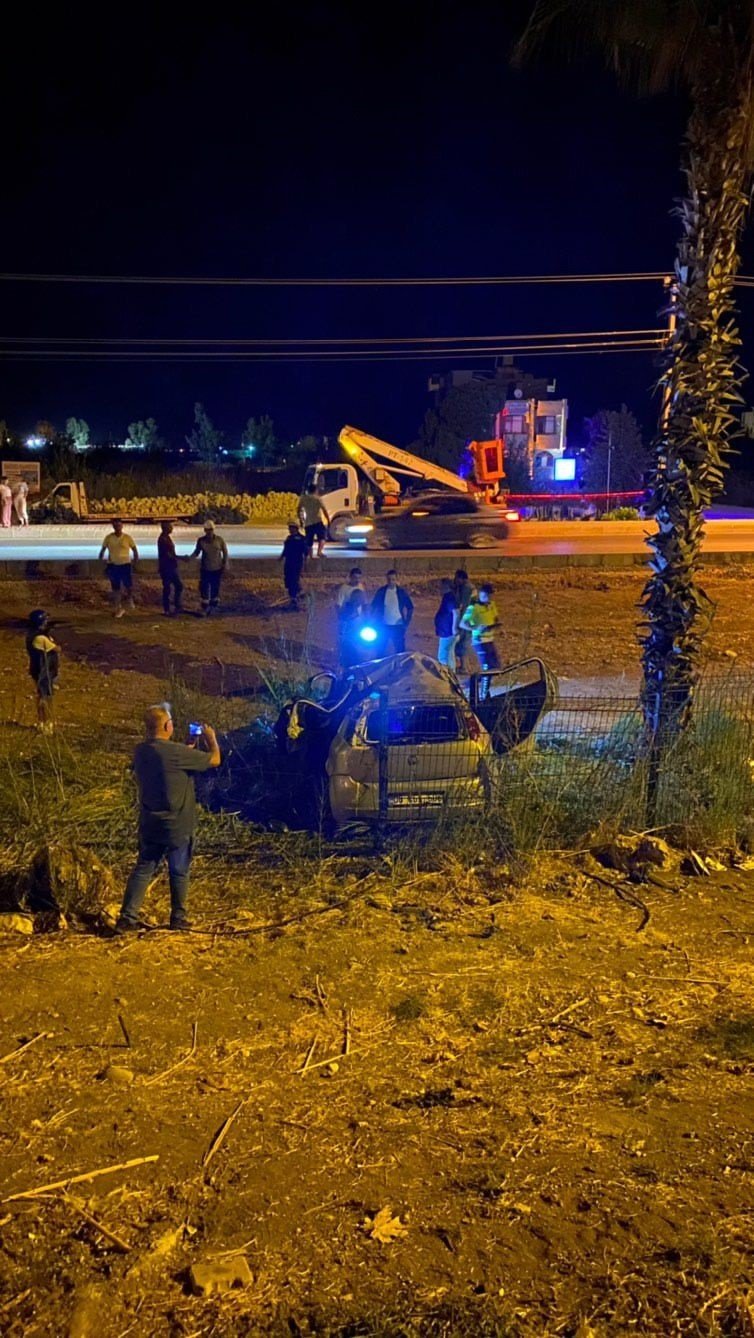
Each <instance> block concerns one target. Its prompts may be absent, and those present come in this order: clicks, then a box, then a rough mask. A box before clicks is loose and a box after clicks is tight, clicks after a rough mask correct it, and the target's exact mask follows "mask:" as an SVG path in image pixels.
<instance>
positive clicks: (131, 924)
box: [113, 917, 141, 938]
mask: <svg viewBox="0 0 754 1338" xmlns="http://www.w3.org/2000/svg"><path fill="white" fill-rule="evenodd" d="M140 928H141V925H140V924H138V923H137V921H136V920H122V919H121V918H120V917H118V919H117V920H116V921H115V927H114V929H113V933H114V934H116V935H117V937H118V938H120V937H121V935H122V934H138V932H139V930H140Z"/></svg>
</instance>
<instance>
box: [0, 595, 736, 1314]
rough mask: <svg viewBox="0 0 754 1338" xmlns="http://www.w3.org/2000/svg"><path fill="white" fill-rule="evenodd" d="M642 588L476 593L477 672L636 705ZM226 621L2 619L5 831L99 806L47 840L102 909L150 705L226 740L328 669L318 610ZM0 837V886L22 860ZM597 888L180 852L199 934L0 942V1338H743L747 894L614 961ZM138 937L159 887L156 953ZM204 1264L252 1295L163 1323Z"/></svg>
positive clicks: (288, 849)
mask: <svg viewBox="0 0 754 1338" xmlns="http://www.w3.org/2000/svg"><path fill="white" fill-rule="evenodd" d="M748 581H749V578H748V577H747V576H745V574H743V573H741V574H739V573H736V572H735V571H726V572H725V573H722V572H720V573H712V574H711V575H710V578H709V580H708V586H709V589H710V592H711V593H713V594H714V596H715V598H716V599H717V600H718V611H717V615H716V618H715V622H714V624H713V628H712V632H711V636H710V642H709V657H710V660H711V662H712V664H713V665H714V667H715V668H716V669H717V670H718V671H721V670H726V669H727V667H728V666H729V665H730V664H733V665H734V666H735V667H743V668H747V669H748V668H749V654H750V652H749V646H750V644H751V630H752V627H751V624H752V619H754V612H750V610H752V607H753V603H754V602H753V601H751V599H750V597H749V590H748ZM639 588H640V581H639V580H638V579H637V577H636V576H635V575H633V574H632V573H625V574H623V573H615V574H611V573H599V574H597V573H595V574H594V576H592V575H591V574H589V573H584V574H583V575H581V574H580V575H579V579H578V581H577V582H576V581H572V580H571V578H570V577H569V578H568V580H567V581H562V580H560V579H558V578H555V577H552V576H547V577H544V576H539V577H538V578H537V579H536V580H534V579H533V578H532V579H530V578H527V580H526V581H525V582H521V581H519V580H515V581H514V580H507V581H503V580H500V581H499V582H498V591H499V595H498V597H499V600H500V604H501V608H502V609H503V610H504V615H505V619H506V626H507V627H508V628H510V631H509V632H507V634H506V645H508V646H509V647H510V651H511V655H512V656H517V655H522V654H527V653H546V657H547V659H548V660H549V661H550V662H551V663H552V664H553V667H554V668H555V670H556V672H558V673H559V674H560V675H561V677H562V678H566V677H567V676H570V679H571V682H574V681H578V683H579V684H582V683H589V682H592V681H593V680H596V679H602V680H604V681H608V680H609V681H613V682H614V681H620V678H621V675H622V674H623V673H624V672H625V673H626V674H627V675H628V676H629V679H628V680H627V681H631V680H633V679H634V678H635V674H636V652H635V649H634V643H633V633H632V618H633V608H634V605H635V603H636V600H637V597H638V593H639ZM315 593H317V592H315ZM415 593H416V594H417V596H418V600H417V604H418V608H419V612H418V614H417V621H416V628H415V633H413V634H412V635H415V638H416V640H415V644H416V645H418V646H420V647H423V648H424V649H427V650H430V649H431V645H432V642H431V637H430V630H431V623H430V612H431V608H432V602H431V601H430V599H429V596H428V593H427V594H426V595H425V592H423V591H422V589H421V588H417V589H416V591H415ZM230 594H232V596H233V602H234V605H235V607H234V611H233V613H229V614H228V615H227V616H226V617H224V618H223V619H221V620H218V622H217V623H214V622H212V621H211V620H210V621H209V622H200V621H197V620H195V619H194V618H190V617H186V618H185V619H182V620H180V621H178V620H175V621H174V620H168V619H163V618H162V617H161V615H160V614H159V610H158V605H157V598H156V595H157V592H156V588H155V587H154V585H146V586H145V587H144V589H143V590H142V601H143V602H142V607H141V608H140V610H139V611H138V612H137V613H135V614H134V615H132V616H129V617H128V618H125V619H123V620H121V621H120V622H113V621H112V619H111V618H109V617H108V616H107V614H106V612H104V611H103V608H102V596H101V591H100V590H99V589H97V588H95V587H82V586H81V585H80V584H78V583H69V584H66V583H65V582H59V583H55V584H54V586H52V585H49V586H46V587H44V588H40V587H39V586H37V585H35V586H33V587H26V588H24V586H23V585H21V584H19V583H16V582H13V583H8V584H6V585H4V586H3V587H2V589H0V597H1V598H2V600H3V609H4V615H3V622H2V626H0V651H1V653H2V674H1V675H0V697H1V699H2V700H1V702H0V716H1V717H2V719H3V720H4V721H5V722H6V723H5V724H3V725H2V726H0V755H2V759H3V774H4V775H5V777H6V780H5V786H6V801H7V805H10V799H11V798H12V799H13V805H14V807H13V812H14V813H15V814H16V815H18V814H19V813H20V812H23V811H27V812H28V823H29V833H32V832H34V831H36V827H35V825H34V824H35V823H37V822H38V818H39V811H38V807H37V805H38V804H41V803H42V797H43V795H46V794H47V793H48V790H49V792H50V793H52V794H53V796H54V802H53V803H52V807H51V808H50V809H49V813H50V822H51V824H52V825H53V826H56V825H57V824H60V827H61V829H63V828H64V829H65V831H66V833H67V835H70V823H71V821H72V818H71V814H73V815H74V816H75V814H76V813H77V812H78V810H76V809H75V808H74V807H73V806H72V802H71V799H70V795H71V793H72V792H74V791H75V792H76V793H78V791H76V786H77V785H79V786H80V785H81V783H82V777H83V778H85V777H86V775H87V774H88V773H89V772H91V774H92V775H93V776H97V777H99V776H102V793H103V806H102V808H101V809H95V808H93V807H90V808H89V809H86V810H84V809H83V808H82V810H81V821H80V825H79V828H78V837H79V839H80V840H81V841H83V842H84V843H85V844H87V845H90V846H92V847H93V848H94V849H95V850H97V851H98V852H99V853H100V854H101V855H102V856H103V857H105V858H107V860H108V862H109V863H110V864H111V865H112V867H113V872H114V875H115V883H116V886H118V887H120V886H121V885H122V880H123V877H124V875H125V872H126V871H127V868H128V859H129V855H128V852H129V849H130V844H129V843H130V839H131V836H130V833H129V832H126V833H125V835H124V834H123V833H122V832H121V833H115V832H114V831H113V824H112V822H110V821H109V820H108V795H109V794H111V793H112V800H111V803H112V806H113V811H115V807H116V801H118V797H117V794H116V791H117V787H118V786H119V785H120V784H121V783H122V782H121V780H120V779H119V778H120V777H122V775H123V774H124V772H125V765H126V762H127V759H128V756H129V753H130V749H131V747H132V745H133V742H134V741H135V739H136V734H137V726H138V714H139V711H140V709H141V708H142V707H143V705H144V704H145V703H149V702H152V701H158V700H160V699H162V698H163V697H164V696H165V695H166V694H170V693H172V694H173V696H174V697H176V699H177V701H178V704H179V706H181V705H183V706H184V707H188V706H189V705H190V706H191V709H192V710H196V709H199V707H200V706H202V707H203V708H205V710H206V714H207V715H209V716H210V717H212V716H214V717H215V718H217V719H218V720H219V721H220V723H221V724H222V725H224V726H225V727H227V726H229V725H232V724H240V723H242V722H243V721H245V720H247V719H248V718H249V714H250V712H252V711H253V710H254V709H255V702H256V700H257V699H256V697H255V696H254V695H253V694H254V693H255V691H256V690H257V689H258V688H259V686H260V683H261V682H262V673H264V674H266V675H267V677H268V679H273V680H274V681H275V683H276V682H277V681H278V678H279V677H282V676H283V675H284V674H285V673H287V672H291V666H294V667H295V666H297V665H298V664H299V661H300V658H301V654H302V650H303V651H304V652H305V653H306V654H308V656H309V658H310V660H311V662H312V664H313V665H318V664H319V663H320V662H322V661H324V662H326V660H327V657H328V655H329V654H331V647H332V637H333V623H332V618H331V615H330V612H329V610H328V609H327V601H326V596H325V593H324V592H319V597H318V598H317V600H316V603H315V607H314V609H313V610H312V611H311V612H310V614H309V616H308V617H306V616H305V615H303V614H302V615H295V614H287V613H285V614H284V613H279V612H275V611H274V609H271V608H270V604H271V602H272V599H273V598H274V597H276V596H277V591H273V590H272V588H270V589H267V590H260V589H258V590H256V591H255V592H252V591H250V590H247V589H244V588H243V587H242V586H235V587H229V595H230ZM40 604H41V605H44V606H45V607H48V608H49V609H50V611H51V612H52V613H53V614H54V615H58V614H59V616H60V618H61V620H62V621H61V626H60V627H59V630H58V636H59V639H60V641H61V643H62V645H63V648H64V655H65V666H64V682H63V688H62V691H61V693H60V697H59V703H58V711H59V719H60V722H61V731H60V736H59V738H58V739H56V740H54V741H53V742H52V743H50V742H49V741H47V740H45V739H40V738H39V737H38V736H37V735H36V734H35V733H34V732H33V731H32V730H31V729H30V728H28V727H27V726H28V725H30V723H31V716H32V709H31V699H30V694H29V690H28V680H27V679H26V677H25V662H24V657H23V653H22V642H23V634H22V631H21V627H20V620H21V619H22V617H23V615H24V614H25V613H26V612H27V611H28V609H29V608H30V607H34V606H38V605H40ZM728 651H733V652H735V655H736V659H735V660H734V659H732V657H731V656H729V655H728V654H726V652H728ZM273 686H274V683H273ZM250 694H252V695H250ZM19 777H22V780H23V793H22V794H21V797H20V799H19V797H18V796H16V795H15V791H14V787H16V786H17V785H18V784H19ZM97 783H99V782H97ZM45 787H47V789H46V788H45ZM56 787H57V789H56ZM108 787H112V789H108ZM55 796H57V797H55ZM92 802H93V801H92ZM118 802H119V801H118ZM24 803H25V804H26V805H27V809H26V810H23V808H22V807H20V805H22V804H24ZM7 805H6V806H3V805H0V822H2V823H4V827H3V828H0V841H1V842H2V844H1V846H0V853H1V854H2V867H3V868H6V867H8V865H9V863H10V862H11V855H12V857H13V860H17V859H18V858H19V857H20V856H19V852H21V853H22V854H24V855H28V853H29V840H31V836H30V835H29V838H28V840H27V833H26V832H25V831H24V830H23V829H21V830H19V822H18V816H17V817H16V825H15V827H14V829H13V830H10V828H9V825H8V821H7V818H6V814H7V813H8V812H9V811H10V807H8V806H7ZM66 824H68V826H66ZM20 826H21V828H23V823H21V824H20ZM52 834H53V835H54V834H55V833H52ZM604 877H607V879H608V882H610V880H611V878H612V877H613V875H611V874H610V873H609V872H606V871H605V870H604V869H602V870H600V868H599V866H597V865H596V864H595V863H594V861H593V860H592V858H591V856H583V855H577V856H574V857H565V856H563V857H559V858H555V857H553V856H549V857H547V858H546V859H544V858H543V859H541V860H539V861H538V862H536V863H535V864H533V865H527V866H525V867H524V866H520V867H516V868H515V869H511V868H508V867H506V866H502V865H500V864H498V863H497V862H495V861H491V860H489V859H487V858H485V851H484V850H483V849H480V850H479V852H478V855H477V857H474V858H471V859H466V860H464V861H461V860H459V859H454V858H453V857H451V856H444V857H435V858H434V859H430V860H429V861H425V862H424V864H422V865H421V866H419V865H416V864H414V865H412V864H411V862H410V861H408V860H407V859H405V858H401V852H400V851H399V852H396V853H394V854H393V855H386V856H384V857H382V858H379V859H377V858H371V859H367V858H365V856H364V855H363V854H348V853H344V854H334V853H333V852H332V851H330V850H328V849H327V848H322V849H320V848H319V847H318V845H317V841H316V838H314V837H301V836H300V835H296V834H294V833H291V834H285V833H280V834H277V835H275V834H272V835H270V834H269V833H261V832H260V833H258V834H255V833H253V832H249V831H248V830H247V829H245V828H243V826H242V824H240V823H237V822H235V823H234V821H233V820H227V821H225V822H224V824H222V825H218V823H217V822H216V820H211V819H207V820H206V822H205V824H204V827H203V835H202V836H201V840H200V854H199V857H198V858H197V860H196V863H195V879H194V886H193V891H192V914H193V917H194V920H195V926H196V932H195V933H193V934H191V935H189V936H186V937H183V936H181V937H178V936H175V935H170V934H168V933H164V932H160V931H159V930H157V929H154V930H152V931H149V932H145V933H144V934H142V935H140V936H138V937H136V938H129V939H127V940H125V941H124V940H110V939H107V938H104V937H101V936H98V935H96V934H94V933H92V932H85V931H84V930H82V929H79V930H78V931H74V930H73V929H72V930H70V931H69V932H67V933H62V934H61V933H57V934H34V935H33V936H31V937H26V936H25V935H21V934H14V933H4V934H2V935H0V970H1V971H2V980H3V991H2V1001H1V1002H0V1087H1V1088H2V1100H1V1101H0V1185H1V1186H2V1192H1V1193H0V1199H1V1200H2V1202H0V1332H2V1333H3V1334H8V1335H14V1338H15V1336H17V1338H21V1336H22V1335H23V1338H27V1336H31V1335H48V1334H70V1335H72V1338H86V1335H89V1334H94V1333H96V1334H97V1335H98V1338H125V1335H126V1334H133V1335H145V1338H151V1336H152V1335H156V1336H159V1338H162V1335H166V1336H167V1335H171V1338H172V1335H182V1336H183V1338H188V1336H189V1335H195V1336H196V1338H198V1335H236V1334H248V1335H253V1334H267V1333H271V1334H280V1335H283V1334H284V1335H291V1334H293V1335H297V1334H309V1333H319V1334H332V1335H341V1336H342V1338H346V1335H352V1336H353V1338H355V1336H356V1335H359V1334H375V1335H376V1334H380V1335H406V1338H409V1336H414V1335H424V1334H437V1335H440V1334H442V1335H456V1334H474V1335H477V1334H482V1335H485V1334H489V1335H493V1334H494V1335H514V1336H517V1338H534V1336H535V1335H536V1336H537V1338H539V1336H540V1335H553V1336H554V1335H556V1334H558V1335H560V1334H565V1335H578V1338H590V1335H592V1338H594V1336H595V1335H596V1336H597V1338H607V1336H608V1335H609V1336H610V1338H612V1336H613V1335H623V1334H636V1333H641V1334H653V1335H654V1334H656V1335H668V1334H702V1335H707V1334H709V1335H723V1334H725V1335H733V1336H734V1338H738V1336H739V1335H740V1338H743V1336H744V1335H750V1334H751V1333H752V1331H754V1328H753V1326H754V1318H753V1316H754V1296H753V1294H752V1264H753V1255H752V1243H751V1242H752V1234H751V1224H752V1221H753V1220H754V1194H753V1191H752V1186H751V1175H752V1169H753V1168H754V1155H753V1154H752V1146H753V1140H754V1107H753V1106H752V1102H751V1077H752V1072H754V985H753V984H752V977H751V970H750V957H751V935H752V932H754V881H753V879H754V874H753V873H752V872H751V871H748V870H747V869H746V868H740V869H736V870H727V871H720V872H718V873H715V874H713V875H712V877H710V878H700V877H692V876H691V875H689V874H685V873H681V872H680V871H679V869H678V868H677V867H674V868H673V869H672V870H671V871H670V872H669V873H668V874H666V875H663V877H664V882H663V884H662V885H660V884H657V883H653V884H649V885H647V886H642V887H640V888H638V889H637V890H638V893H639V895H640V898H641V900H642V901H643V903H644V904H645V905H646V907H647V910H648V911H649V912H650V919H649V922H648V923H647V924H646V926H645V927H644V928H642V929H639V926H640V925H641V924H642V921H643V919H644V916H643V915H642V914H641V913H640V910H639V909H637V908H636V907H635V906H633V905H630V904H627V903H626V901H625V900H620V899H619V898H618V897H617V896H616V894H615V892H614V891H613V890H612V888H611V887H609V886H605V885H604V883H603V882H600V881H598V879H600V878H604ZM165 903H166V896H165V888H164V886H162V885H160V886H159V887H158V888H157V889H155V891H154V893H153V894H152V896H151V899H150V902H149V907H148V909H149V912H150V915H151V918H152V922H153V924H154V925H155V926H157V925H159V924H161V923H164V919H165V912H166V904H165ZM118 1015H120V1017H121V1019H122V1023H121V1022H119V1016H118ZM194 1027H195V1028H196V1030H195V1032H194ZM124 1028H125V1031H124ZM194 1035H195V1040H196V1044H195V1048H194V1046H193V1042H192V1037H193V1036H194ZM126 1037H127V1039H128V1042H129V1043H128V1044H127V1039H126ZM29 1041H33V1044H31V1045H29V1046H28V1048H22V1047H24V1046H26V1044H27V1043H28V1042H29ZM307 1060H308V1064H307ZM109 1066H115V1070H116V1071H115V1072H113V1071H112V1067H110V1071H109V1072H108V1067H109ZM175 1066H177V1067H175ZM122 1068H125V1069H126V1070H127V1071H128V1075H130V1076H128V1075H123V1074H122V1073H121V1074H119V1073H118V1072H117V1070H118V1069H122ZM139 1158H152V1159H153V1160H149V1161H144V1162H143V1163H141V1164H138V1165H132V1166H130V1167H125V1168H123V1169H118V1170H115V1171H111V1172H109V1173H108V1174H105V1175H102V1176H95V1177H93V1178H85V1179H81V1180H79V1181H77V1180H76V1179H75V1177H91V1173H92V1172H95V1171H99V1170H101V1169H103V1168H106V1167H111V1166H114V1165H118V1166H120V1165H121V1164H122V1163H125V1162H132V1161H134V1160H135V1159H139ZM59 1182H62V1185H60V1184H59ZM45 1186H53V1188H49V1189H45ZM54 1186H57V1187H54ZM40 1191H41V1192H40ZM29 1195H31V1196H30V1197H29ZM386 1209H389V1211H388V1212H384V1211H383V1210H386ZM378 1215H379V1216H378ZM234 1252H239V1253H241V1254H243V1256H244V1257H245V1258H247V1259H248V1264H249V1267H250V1269H251V1273H252V1281H251V1283H250V1284H249V1285H248V1286H246V1287H245V1288H243V1289H238V1290H233V1291H232V1292H229V1293H227V1294H225V1295H224V1296H222V1297H209V1298H205V1297H202V1296H198V1295H194V1294H192V1290H191V1285H190V1282H189V1269H190V1267H191V1265H192V1264H196V1263H197V1262H198V1261H204V1260H207V1259H208V1258H210V1259H213V1260H215V1261H216V1260H217V1259H218V1258H220V1257H222V1258H224V1259H225V1260H226V1261H227V1260H233V1259H234V1258H236V1254H235V1253H234Z"/></svg>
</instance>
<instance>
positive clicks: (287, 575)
mask: <svg viewBox="0 0 754 1338" xmlns="http://www.w3.org/2000/svg"><path fill="white" fill-rule="evenodd" d="M306 554H307V543H306V539H305V538H304V536H303V534H302V533H301V531H300V529H299V527H298V525H297V523H296V521H295V520H290V521H289V522H288V538H287V539H286V540H285V543H284V544H283V551H282V553H281V554H280V557H279V559H278V561H279V562H282V564H283V580H284V582H285V588H286V590H287V591H288V595H289V598H290V601H291V608H292V609H297V608H298V597H299V595H300V594H301V572H302V571H303V567H304V562H305V561H306Z"/></svg>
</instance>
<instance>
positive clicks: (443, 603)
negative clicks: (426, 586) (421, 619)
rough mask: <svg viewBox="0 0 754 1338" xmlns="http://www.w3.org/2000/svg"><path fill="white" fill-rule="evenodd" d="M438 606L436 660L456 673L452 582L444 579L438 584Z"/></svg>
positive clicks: (455, 600) (454, 603) (454, 614)
mask: <svg viewBox="0 0 754 1338" xmlns="http://www.w3.org/2000/svg"><path fill="white" fill-rule="evenodd" d="M440 592H441V595H440V605H439V608H438V610H437V612H436V614H435V636H436V637H437V658H438V660H439V661H440V664H444V665H445V666H446V667H447V668H448V669H450V670H451V671H452V672H453V673H455V671H456V636H457V633H458V601H457V599H456V593H455V590H454V589H453V582H452V581H450V580H448V579H447V577H445V578H444V579H443V580H442V581H441V582H440Z"/></svg>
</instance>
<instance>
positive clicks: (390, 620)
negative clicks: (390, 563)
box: [372, 568, 414, 655]
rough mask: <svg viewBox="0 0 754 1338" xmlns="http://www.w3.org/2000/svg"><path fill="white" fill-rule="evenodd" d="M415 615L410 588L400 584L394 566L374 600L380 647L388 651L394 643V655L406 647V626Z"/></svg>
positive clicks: (373, 614) (373, 605) (384, 652)
mask: <svg viewBox="0 0 754 1338" xmlns="http://www.w3.org/2000/svg"><path fill="white" fill-rule="evenodd" d="M413 616H414V605H413V601H412V599H411V596H410V595H409V593H408V590H404V588H403V586H402V585H399V584H398V573H397V571H396V570H395V568H392V569H391V570H390V571H389V572H388V574H387V585H383V586H380V588H379V590H378V591H377V594H376V595H375V597H374V599H373V600H372V617H373V618H374V620H375V622H376V624H377V627H378V630H379V632H380V649H381V653H382V654H383V655H387V653H388V649H387V648H388V644H391V645H392V648H393V654H394V655H402V654H403V652H404V650H405V649H406V628H407V627H408V625H409V623H410V622H411V619H412V618H413Z"/></svg>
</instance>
